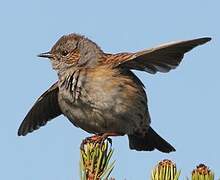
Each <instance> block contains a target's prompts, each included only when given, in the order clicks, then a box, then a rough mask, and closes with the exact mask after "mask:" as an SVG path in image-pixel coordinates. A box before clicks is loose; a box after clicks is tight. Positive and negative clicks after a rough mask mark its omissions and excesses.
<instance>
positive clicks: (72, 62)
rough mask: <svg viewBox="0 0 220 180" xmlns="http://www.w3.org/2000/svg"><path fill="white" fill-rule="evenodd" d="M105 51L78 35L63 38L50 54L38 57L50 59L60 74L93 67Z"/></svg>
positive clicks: (42, 54)
mask: <svg viewBox="0 0 220 180" xmlns="http://www.w3.org/2000/svg"><path fill="white" fill-rule="evenodd" d="M103 54H104V53H103V51H102V50H101V49H100V48H99V47H98V46H97V45H96V44H95V43H94V42H93V41H91V40H89V39H88V38H85V37H84V36H81V35H78V34H74V33H73V34H69V35H64V36H62V37H61V38H60V39H59V40H58V41H57V42H56V43H55V45H54V46H53V47H52V49H51V50H50V51H49V52H46V53H41V54H39V55H38V57H43V58H49V59H50V60H51V63H52V67H53V69H55V70H57V71H58V72H62V71H65V70H66V69H68V68H72V67H76V68H77V67H82V66H83V67H93V66H96V65H97V64H98V62H99V61H100V60H101V58H102V56H103Z"/></svg>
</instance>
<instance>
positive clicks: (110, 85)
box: [18, 33, 211, 153]
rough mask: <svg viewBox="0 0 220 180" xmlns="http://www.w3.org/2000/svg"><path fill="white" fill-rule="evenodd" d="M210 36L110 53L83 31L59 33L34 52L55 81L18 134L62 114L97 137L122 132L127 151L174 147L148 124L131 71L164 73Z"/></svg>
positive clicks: (144, 102)
mask: <svg viewBox="0 0 220 180" xmlns="http://www.w3.org/2000/svg"><path fill="white" fill-rule="evenodd" d="M210 40H211V38H210V37H202V38H196V39H191V40H184V41H175V42H170V43H166V44H162V45H159V46H156V47H154V48H150V49H145V50H141V51H137V52H122V53H115V54H111V53H105V52H104V51H103V50H102V49H101V48H100V47H99V46H98V45H97V44H96V43H95V42H93V41H92V40H90V39H89V38H87V37H85V36H83V35H80V34H76V33H71V34H67V35H63V36H62V37H61V38H60V39H59V40H58V41H57V42H56V43H55V44H54V45H53V47H52V48H51V50H50V51H48V52H45V53H41V54H39V55H38V56H39V57H42V58H48V59H49V60H50V62H51V64H52V68H53V69H54V70H55V71H56V72H57V76H58V81H57V82H55V83H54V84H53V85H52V86H51V87H50V88H49V89H48V90H46V91H45V92H44V93H43V94H42V95H41V96H40V97H39V98H38V99H37V101H36V102H35V103H34V105H33V106H32V108H31V109H30V111H29V112H28V113H27V115H26V116H25V118H24V120H23V121H22V123H21V125H20V127H19V129H18V136H25V135H27V134H28V133H30V132H33V131H35V130H37V129H39V128H40V127H41V126H44V125H45V124H46V123H47V122H48V121H50V120H52V119H54V118H56V117H58V116H60V115H64V116H66V117H67V119H69V121H70V122H71V123H72V124H73V125H74V126H76V127H79V128H81V129H83V130H84V131H86V132H88V133H91V134H93V136H92V137H94V138H95V137H97V139H99V138H100V137H101V138H104V137H105V138H106V137H108V136H124V135H127V136H128V140H129V147H130V149H132V150H136V151H153V150H155V149H157V150H158V151H161V152H163V153H169V152H172V151H175V148H174V147H173V146H172V145H171V144H170V143H168V142H167V141H166V140H165V139H163V138H162V137H161V136H160V135H159V134H158V133H157V132H156V131H155V130H154V129H153V128H152V127H151V117H150V114H149V110H148V98H147V95H146V92H145V86H144V84H143V83H142V82H141V80H140V79H139V78H138V77H137V76H136V75H135V74H134V72H133V71H132V70H139V71H145V72H147V73H151V74H156V73H157V72H161V73H166V72H169V71H170V70H172V69H175V68H176V67H177V66H178V65H179V64H180V62H181V61H182V59H183V57H184V54H185V53H187V52H189V51H190V50H192V49H193V48H194V47H196V46H199V45H202V44H205V43H206V42H208V41H210ZM98 137H99V138H98Z"/></svg>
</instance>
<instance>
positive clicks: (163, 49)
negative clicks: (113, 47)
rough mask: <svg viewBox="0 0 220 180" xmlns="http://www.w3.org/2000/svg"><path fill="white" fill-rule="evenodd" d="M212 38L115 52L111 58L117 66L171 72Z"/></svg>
mask: <svg viewBox="0 0 220 180" xmlns="http://www.w3.org/2000/svg"><path fill="white" fill-rule="evenodd" d="M210 40H211V38H209V37H205V38H199V39H193V40H187V41H179V42H171V43H167V44H162V45H160V46H157V47H155V48H151V49H147V50H143V51H139V52H137V53H121V54H115V55H114V56H115V57H112V58H110V60H111V61H114V60H115V65H116V66H121V67H126V68H129V69H135V70H140V71H146V72H149V73H151V74H155V73H156V72H158V71H159V72H169V71H170V70H171V69H175V68H176V67H177V66H178V65H179V64H180V62H181V60H182V59H183V56H184V54H185V53H187V52H188V51H190V50H192V49H193V48H194V47H196V46H199V45H202V44H204V43H206V42H208V41H210ZM107 59H108V58H107Z"/></svg>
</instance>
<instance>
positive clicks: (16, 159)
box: [0, 0, 220, 180]
mask: <svg viewBox="0 0 220 180" xmlns="http://www.w3.org/2000/svg"><path fill="white" fill-rule="evenodd" d="M219 7H220V3H219V1H217V0H212V1H199V0H194V1H191V0H185V1H175V0H168V1H158V0H154V1H145V0H139V1H138V0H137V1H129V0H127V1H125V0H121V1H119V0H111V1H108V2H107V1H101V0H92V1H85V0H81V1H74V0H72V1H71V0H63V1H56V0H53V1H52V0H47V1H43V0H38V1H28V0H22V1H12V0H8V1H2V2H1V6H0V22H1V28H0V40H1V42H0V49H1V64H2V65H1V71H0V73H1V74H0V80H1V93H0V98H1V101H0V103H1V126H0V142H1V146H0V159H1V160H0V179H4V180H12V179H16V180H30V179H31V180H49V179H53V180H61V179H65V180H72V179H79V178H78V177H79V173H78V172H79V170H78V161H79V144H80V142H81V140H82V139H83V138H84V137H85V136H88V134H87V133H85V132H83V131H82V130H80V129H77V128H75V127H73V126H72V125H71V123H69V122H68V120H67V119H66V118H65V117H63V116H60V117H59V118H56V119H55V120H53V121H52V122H50V123H48V124H47V126H46V127H43V128H41V129H40V130H38V131H37V132H34V133H32V134H30V135H28V136H26V137H17V135H16V133H17V128H18V127H19V125H20V123H21V121H22V120H23V118H24V116H25V115H26V113H27V111H28V110H29V109H30V107H31V106H32V104H33V103H34V101H35V100H36V98H37V97H38V96H39V95H40V94H41V93H42V92H44V91H45V90H46V89H47V88H48V87H49V86H50V85H51V84H52V83H53V82H54V81H55V80H56V79H57V76H56V74H55V72H54V71H52V69H51V66H50V63H49V62H48V61H46V60H41V59H39V58H37V57H36V55H37V54H38V53H40V52H44V51H47V50H49V49H50V47H51V46H52V45H53V43H55V41H57V39H58V38H59V37H60V36H61V35H63V34H67V33H70V32H77V33H81V34H84V35H86V36H88V37H89V38H91V39H92V40H94V41H95V42H97V43H98V44H99V45H100V46H101V47H102V49H103V50H104V51H106V52H113V53H115V52H121V51H137V50H141V49H145V48H149V47H152V46H155V45H158V44H160V43H164V42H169V41H173V40H182V39H191V38H196V37H203V36H210V37H212V38H213V40H212V41H211V42H210V43H208V44H206V45H204V46H201V47H198V48H196V49H194V50H193V51H191V52H190V53H188V54H187V55H186V56H185V58H184V60H183V62H182V63H181V65H180V66H179V67H178V68H177V69H176V70H174V71H172V72H170V73H167V74H156V75H150V74H147V73H140V72H136V74H137V75H138V77H139V78H141V80H142V81H143V82H144V84H145V86H146V91H147V93H148V99H149V109H150V114H151V117H152V127H153V128H154V129H155V130H156V131H157V132H158V133H159V134H160V135H161V136H163V137H164V138H165V139H166V140H168V141H169V142H170V143H171V144H172V145H174V146H175V148H176V150H177V151H176V152H175V153H171V154H162V153H160V152H158V151H154V152H136V151H131V150H129V148H128V140H127V137H118V138H114V139H113V147H114V149H115V153H114V157H113V159H116V167H115V169H114V171H113V174H112V175H113V176H114V177H115V178H116V179H125V178H126V179H128V180H137V179H140V180H141V179H147V178H149V175H150V170H151V169H152V167H153V166H154V165H155V164H156V163H157V162H158V161H159V160H161V159H164V158H168V159H172V160H174V161H175V162H176V163H177V165H178V167H180V168H181V170H182V177H183V178H184V177H186V176H187V175H189V174H190V171H191V170H192V168H194V167H195V166H196V165H197V164H198V163H200V162H202V163H206V164H207V165H208V166H209V167H210V168H212V169H213V170H215V171H216V175H217V176H218V177H219V176H220V171H219V167H220V158H219V152H220V143H219V127H220V122H219V120H220V115H219V102H220V95H219V92H220V83H219V77H220V73H219V66H220V58H219V47H220V41H219V40H220V26H219V20H218V17H219V15H220V13H219Z"/></svg>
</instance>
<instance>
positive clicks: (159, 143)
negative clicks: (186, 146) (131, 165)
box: [128, 127, 175, 153]
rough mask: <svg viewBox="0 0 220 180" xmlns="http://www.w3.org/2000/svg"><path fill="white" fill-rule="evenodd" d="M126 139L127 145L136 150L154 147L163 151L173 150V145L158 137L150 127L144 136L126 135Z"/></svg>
mask: <svg viewBox="0 0 220 180" xmlns="http://www.w3.org/2000/svg"><path fill="white" fill-rule="evenodd" d="M128 139H129V147H130V148H131V149H135V150H137V151H153V150H154V149H158V150H159V151H161V152H165V153H169V152H171V151H175V149H174V147H173V146H171V145H170V144H169V143H168V142H167V141H165V140H164V139H163V138H162V137H160V136H159V135H158V134H157V133H156V132H155V131H154V130H153V129H152V128H151V127H150V128H149V130H148V132H147V134H146V135H145V136H144V137H143V136H137V135H128Z"/></svg>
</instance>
